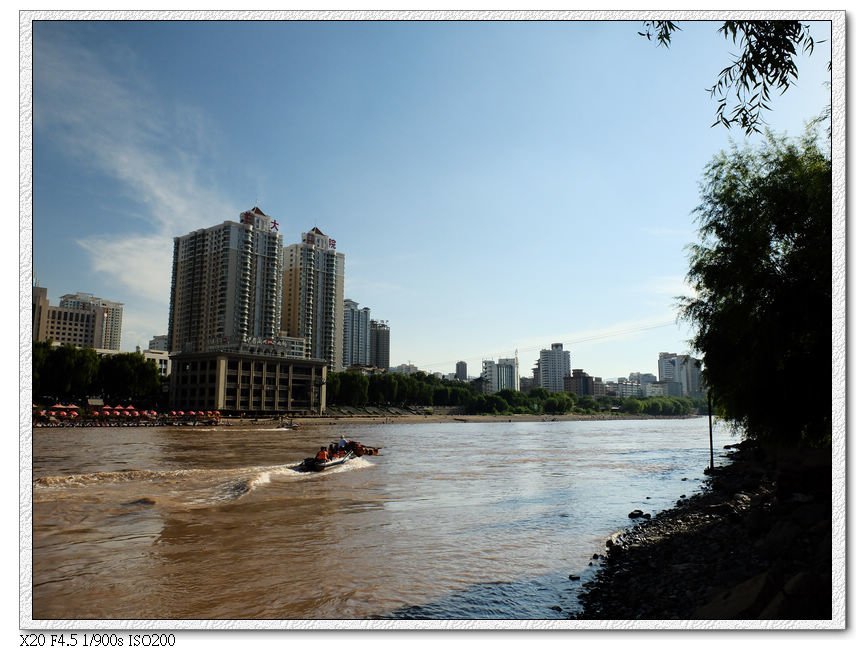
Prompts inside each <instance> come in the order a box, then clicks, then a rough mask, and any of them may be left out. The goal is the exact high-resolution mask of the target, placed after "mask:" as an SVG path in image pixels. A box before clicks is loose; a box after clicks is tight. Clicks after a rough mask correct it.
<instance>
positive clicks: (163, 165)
mask: <svg viewBox="0 0 865 650" xmlns="http://www.w3.org/2000/svg"><path fill="white" fill-rule="evenodd" d="M37 36H38V33H37ZM34 46H35V54H34V63H35V64H36V66H37V67H36V70H35V74H34V80H35V81H36V84H35V86H34V108H35V109H36V110H35V112H34V125H35V128H36V129H37V130H38V129H42V130H43V131H44V134H45V137H46V138H48V137H50V138H51V140H52V141H53V142H54V143H56V144H58V145H60V146H61V147H62V149H63V151H64V154H65V155H66V156H67V157H68V158H69V159H70V160H72V161H74V162H75V163H77V164H84V165H87V166H88V167H89V168H91V169H93V170H94V171H96V172H97V173H99V174H101V175H103V176H104V177H105V178H106V179H107V182H106V187H108V188H110V187H111V186H112V185H113V186H114V188H116V191H117V192H118V193H119V196H118V200H119V199H121V198H127V199H131V200H132V201H133V202H134V203H135V204H136V205H138V206H140V207H139V208H138V210H137V211H136V213H135V214H128V213H127V214H118V220H117V226H118V228H119V229H120V230H121V231H123V230H124V229H125V232H123V234H122V236H118V234H117V233H116V232H115V233H111V234H87V235H86V236H85V237H81V238H79V239H77V240H76V243H77V245H78V246H80V247H81V248H82V249H83V250H84V251H85V252H86V253H87V255H88V258H89V262H90V266H91V270H92V271H93V272H94V273H98V274H100V275H103V276H106V277H111V278H113V279H114V281H115V282H116V284H117V288H118V291H117V296H118V297H117V299H119V300H121V301H122V302H124V303H125V304H126V305H127V307H126V308H125V310H124V336H123V339H124V343H123V347H124V349H128V348H131V347H132V346H133V345H135V344H136V343H137V342H138V340H140V334H138V333H136V332H134V329H135V328H136V327H138V325H140V326H142V327H155V328H156V329H155V330H154V331H151V332H149V333H148V334H147V335H146V336H147V338H148V339H149V337H150V336H152V335H153V334H155V333H161V332H164V330H165V327H166V324H167V320H168V301H169V290H170V278H171V262H172V250H173V248H172V239H173V237H174V236H176V235H180V234H185V233H186V232H189V231H191V230H195V229H196V228H202V227H209V226H211V225H213V224H214V223H218V222H220V221H222V220H223V219H230V218H231V215H233V214H235V213H237V212H239V209H238V206H237V205H235V204H233V203H232V202H231V201H229V200H227V199H226V198H225V197H223V196H221V195H220V193H219V192H218V191H217V190H215V189H214V188H212V187H210V186H208V185H207V184H205V183H204V182H203V181H202V176H203V172H204V170H205V168H206V163H207V161H208V158H209V157H210V156H212V154H213V151H212V147H213V145H212V144H211V141H212V137H210V134H211V133H213V132H215V129H214V128H213V127H212V125H211V123H210V119H209V118H208V116H207V115H205V114H204V113H203V112H201V111H200V110H199V109H197V108H196V107H194V106H187V105H175V104H172V103H171V100H170V98H167V99H166V98H165V97H164V96H162V95H160V94H159V93H157V92H155V91H154V90H153V89H152V88H151V87H150V86H149V85H148V83H147V81H146V79H147V77H146V74H145V73H144V72H143V71H142V69H141V65H140V62H138V61H137V60H136V59H135V57H134V55H133V54H132V53H131V52H130V51H129V50H127V49H126V48H124V47H123V46H116V47H115V48H114V51H113V52H112V55H111V56H110V57H106V58H100V56H97V55H96V54H95V53H94V52H93V51H91V50H88V49H87V48H86V47H85V46H84V45H82V44H81V43H78V42H75V41H72V40H69V39H66V38H58V37H57V34H56V33H54V32H52V34H51V37H50V38H48V37H45V38H38V37H37V38H36V39H35V41H34ZM118 60H120V61H122V66H118V65H111V63H110V62H109V61H115V62H116V61H118ZM121 69H122V70H123V72H122V73H120V72H118V70H121ZM214 215H218V216H216V217H215V216H214ZM136 323H137V324H138V325H136ZM133 334H134V335H135V336H134V338H133ZM145 344H146V341H145Z"/></svg>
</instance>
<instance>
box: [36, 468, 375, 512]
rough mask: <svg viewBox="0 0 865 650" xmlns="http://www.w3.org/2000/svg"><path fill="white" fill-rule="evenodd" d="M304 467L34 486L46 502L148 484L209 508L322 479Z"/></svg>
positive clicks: (105, 475) (53, 479) (60, 480)
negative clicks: (277, 484) (275, 485)
mask: <svg viewBox="0 0 865 650" xmlns="http://www.w3.org/2000/svg"><path fill="white" fill-rule="evenodd" d="M371 465H372V463H371V462H370V461H368V460H366V459H364V458H353V459H351V460H350V461H348V462H346V463H344V464H343V465H340V466H339V467H334V468H333V469H329V470H328V471H327V472H326V473H327V474H336V473H341V472H346V471H352V470H355V469H360V468H363V467H369V466H371ZM302 467H303V463H302V462H300V463H296V464H294V463H293V464H286V465H270V466H259V467H238V468H227V469H181V470H168V471H152V470H142V469H130V470H120V471H114V472H93V473H91V474H71V475H67V476H42V477H39V478H36V479H34V481H33V486H34V492H38V493H39V495H40V496H41V497H42V498H43V499H44V498H49V499H50V498H51V497H50V494H52V493H58V496H59V493H66V492H68V491H69V490H73V491H77V490H79V489H84V488H88V487H110V486H124V487H126V488H128V489H130V490H131V489H138V488H140V487H143V485H144V484H146V485H147V487H148V489H153V488H159V487H160V486H162V487H163V488H165V489H166V490H167V492H168V493H169V494H170V495H171V496H172V497H173V498H172V499H171V500H172V501H173V500H174V499H175V498H180V499H181V500H182V501H184V502H186V503H187V504H198V505H206V504H212V503H221V502H230V501H236V500H238V499H241V498H243V497H245V496H247V495H249V494H251V493H253V492H254V491H256V490H257V489H259V488H261V487H264V486H266V485H269V484H271V483H272V482H273V481H274V480H278V481H302V480H309V479H313V478H315V477H320V476H321V474H319V473H317V472H305V471H301V468H302ZM34 496H36V495H35V494H34Z"/></svg>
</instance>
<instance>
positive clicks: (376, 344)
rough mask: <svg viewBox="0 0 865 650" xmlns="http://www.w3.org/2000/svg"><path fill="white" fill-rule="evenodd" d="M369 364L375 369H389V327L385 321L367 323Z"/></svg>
mask: <svg viewBox="0 0 865 650" xmlns="http://www.w3.org/2000/svg"><path fill="white" fill-rule="evenodd" d="M369 363H370V365H371V366H373V367H375V368H381V369H382V370H388V369H389V368H390V325H388V322H387V321H386V320H373V321H370V322H369Z"/></svg>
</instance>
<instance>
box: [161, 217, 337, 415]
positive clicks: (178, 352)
mask: <svg viewBox="0 0 865 650" xmlns="http://www.w3.org/2000/svg"><path fill="white" fill-rule="evenodd" d="M282 279H283V248H282V237H281V236H280V234H279V224H278V222H277V221H276V220H274V219H272V218H271V217H269V216H268V215H266V214H265V213H264V212H262V211H261V210H260V209H259V208H257V207H256V208H253V209H252V210H248V211H246V212H243V213H241V215H240V220H239V221H237V222H232V221H225V222H223V223H222V224H220V225H218V226H213V227H212V228H206V229H202V230H196V231H195V232H192V233H189V234H188V235H185V236H183V237H176V238H175V240H174V265H173V271H172V276H171V306H170V311H169V319H168V347H169V350H170V352H171V355H170V359H171V383H170V401H171V404H172V405H173V406H174V407H176V408H180V409H181V410H187V409H190V408H191V409H196V410H210V409H218V410H224V411H228V412H233V413H294V412H297V413H302V412H317V413H321V412H322V410H323V409H324V407H325V404H326V389H325V385H326V380H327V369H326V366H325V363H324V362H322V361H317V360H312V359H309V358H308V355H307V351H308V347H309V346H308V341H307V340H305V339H302V338H290V337H286V336H283V333H282V331H281V330H280V313H281V303H282Z"/></svg>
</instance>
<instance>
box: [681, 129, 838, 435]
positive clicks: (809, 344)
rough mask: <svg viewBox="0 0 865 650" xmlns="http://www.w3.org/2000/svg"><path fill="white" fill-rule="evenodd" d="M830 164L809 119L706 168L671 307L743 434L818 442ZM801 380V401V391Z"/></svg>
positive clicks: (824, 409) (823, 420)
mask: <svg viewBox="0 0 865 650" xmlns="http://www.w3.org/2000/svg"><path fill="white" fill-rule="evenodd" d="M831 176H832V164H831V161H830V160H829V158H828V157H827V155H826V154H825V153H824V152H823V150H822V149H821V148H820V146H819V145H818V141H817V137H816V135H815V133H814V131H813V129H809V131H808V132H806V134H805V136H804V137H803V138H802V139H801V140H800V141H799V142H797V143H794V142H790V141H788V140H787V139H784V138H778V137H775V136H773V135H772V134H771V133H770V134H769V137H768V139H767V141H766V142H765V143H764V144H763V145H761V146H760V147H759V148H737V147H734V148H733V149H732V151H730V152H729V153H722V154H720V155H718V156H717V157H716V158H715V159H714V160H713V161H712V162H711V164H710V165H709V166H708V167H707V169H706V172H705V177H704V182H703V186H702V190H701V203H700V205H699V206H698V208H697V209H696V213H697V214H698V223H699V224H700V237H701V241H700V243H698V244H695V245H694V246H693V247H692V250H691V257H690V271H689V275H688V279H689V280H690V281H691V283H692V285H693V286H694V288H695V290H696V297H693V298H681V299H680V307H681V313H682V315H683V316H684V318H685V319H687V320H689V321H691V322H692V323H693V324H694V326H695V329H696V335H695V337H694V339H693V345H694V347H695V348H696V349H697V350H700V351H701V352H702V354H703V360H704V379H705V382H706V384H707V386H708V387H709V389H710V390H711V393H712V398H713V401H714V402H715V403H716V404H718V405H719V406H720V407H721V408H722V409H723V411H724V413H725V415H726V417H727V418H728V419H730V420H731V421H732V422H733V423H734V424H736V425H737V426H739V427H740V428H741V429H742V430H743V431H744V432H745V433H746V435H748V436H749V437H752V438H755V439H761V440H774V441H782V442H786V443H794V442H795V443H808V444H828V442H829V441H830V438H831V385H832V377H831V369H832V259H831V255H832V191H831ZM803 385H807V387H808V388H807V391H808V399H802V390H803V388H802V387H803Z"/></svg>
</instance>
